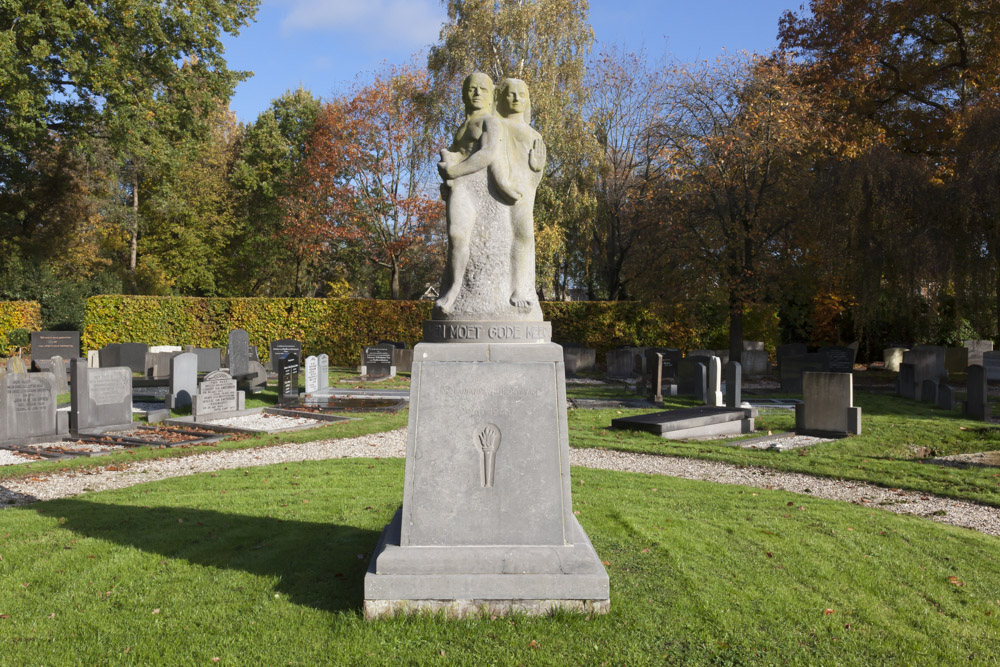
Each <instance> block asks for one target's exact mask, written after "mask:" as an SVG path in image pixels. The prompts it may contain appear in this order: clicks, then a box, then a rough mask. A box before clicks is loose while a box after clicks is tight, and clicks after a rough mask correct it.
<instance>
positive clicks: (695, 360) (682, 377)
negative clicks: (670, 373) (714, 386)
mask: <svg viewBox="0 0 1000 667" xmlns="http://www.w3.org/2000/svg"><path fill="white" fill-rule="evenodd" d="M709 359H711V357H684V358H683V359H681V360H680V363H678V364H677V393H678V394H683V395H686V396H694V397H695V398H698V399H700V400H704V398H705V393H706V391H707V390H708V387H707V382H708V378H707V371H706V370H699V369H698V366H699V365H701V366H702V368H703V369H707V368H708V360H709Z"/></svg>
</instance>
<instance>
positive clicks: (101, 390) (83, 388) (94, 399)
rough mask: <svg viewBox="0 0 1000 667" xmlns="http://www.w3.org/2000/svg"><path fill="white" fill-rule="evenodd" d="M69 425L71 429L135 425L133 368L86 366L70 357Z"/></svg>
mask: <svg viewBox="0 0 1000 667" xmlns="http://www.w3.org/2000/svg"><path fill="white" fill-rule="evenodd" d="M69 372H70V384H71V385H72V386H71V389H72V392H71V394H70V411H69V428H70V431H71V432H72V433H79V432H81V431H92V430H98V431H99V430H108V429H109V428H127V427H130V426H131V425H132V369H130V368H128V367H125V366H119V367H116V368H87V362H86V360H85V359H72V360H70V367H69Z"/></svg>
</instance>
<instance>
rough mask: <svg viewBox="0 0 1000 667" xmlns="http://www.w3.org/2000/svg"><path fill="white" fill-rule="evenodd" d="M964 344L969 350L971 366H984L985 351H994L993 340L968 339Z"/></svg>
mask: <svg viewBox="0 0 1000 667" xmlns="http://www.w3.org/2000/svg"><path fill="white" fill-rule="evenodd" d="M964 345H965V349H967V350H968V351H969V366H982V364H983V352H992V351H993V341H991V340H967V341H965V343H964Z"/></svg>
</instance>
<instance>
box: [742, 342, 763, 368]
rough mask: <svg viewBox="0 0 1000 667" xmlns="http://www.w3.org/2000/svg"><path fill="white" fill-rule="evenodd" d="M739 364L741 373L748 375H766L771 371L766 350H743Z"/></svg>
mask: <svg viewBox="0 0 1000 667" xmlns="http://www.w3.org/2000/svg"><path fill="white" fill-rule="evenodd" d="M762 344H763V343H762ZM740 365H741V366H742V367H743V373H744V374H745V375H748V376H750V375H754V376H756V375H767V374H768V373H769V372H770V371H771V363H770V361H769V359H768V356H767V350H743V355H742V357H741V358H740Z"/></svg>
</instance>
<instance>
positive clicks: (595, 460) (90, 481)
mask: <svg viewBox="0 0 1000 667" xmlns="http://www.w3.org/2000/svg"><path fill="white" fill-rule="evenodd" d="M405 452H406V429H398V430H395V431H389V432H388V433H375V434H372V435H366V436H362V437H359V438H345V439H340V440H319V441H316V442H306V443H292V444H285V445H276V446H272V447H260V448H256V449H239V450H228V451H218V452H207V453H204V454H196V455H193V456H185V457H180V458H171V459H161V460H151V461H140V462H137V463H132V464H128V465H127V466H124V467H123V469H121V470H106V469H104V468H103V467H96V468H95V469H93V470H89V471H87V472H66V473H55V474H51V475H45V476H41V477H28V478H21V479H15V480H10V481H7V482H4V483H2V484H0V507H3V506H7V507H16V506H18V505H25V504H28V503H32V502H35V501H38V500H51V499H54V498H63V497H66V496H74V495H77V494H80V493H84V492H86V491H104V490H107V489H120V488H124V487H127V486H132V485H134V484H142V483H144V482H153V481H157V480H161V479H167V478H170V477H182V476H185V475H193V474H196V473H201V472H209V471H214V470H224V469H230V468H247V467H251V466H265V465H272V464H276V463H287V462H291V461H319V460H325V459H337V458H353V457H367V458H393V457H395V458H402V457H403V456H404V454H405ZM570 463H571V464H572V465H574V466H582V467H586V468H598V469H602V470H620V471H627V472H638V473H650V474H655V475H667V476H670V477H680V478H683V479H691V480H700V481H707V482H716V483H720V484H741V485H744V486H750V487H754V488H760V489H775V490H784V491H790V492H792V493H801V494H806V495H809V496H812V497H815V498H825V499H828V500H841V501H845V502H852V503H856V504H863V505H867V506H871V507H876V508H879V509H885V510H889V511H890V512H896V513H897V514H915V515H918V516H923V517H926V518H928V519H931V520H933V521H938V522H941V523H948V524H952V525H955V526H962V527H965V528H972V529H974V530H978V531H980V532H983V533H986V534H988V535H996V536H1000V508H995V507H988V506H985V505H978V504H976V503H971V502H965V501H959V500H951V499H948V498H941V497H939V496H932V495H929V494H925V493H920V492H916V491H902V490H899V489H886V488H883V487H879V486H874V485H871V484H865V483H862V482H851V481H844V480H837V479H829V478H825V477H813V476H811V475H803V474H799V473H785V472H777V471H774V470H770V469H767V468H755V467H739V466H735V465H731V464H728V463H718V462H714V461H700V460H697V459H685V458H677V457H670V456H655V455H652V454H631V453H626V452H617V451H608V450H601V449H571V450H570Z"/></svg>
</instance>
